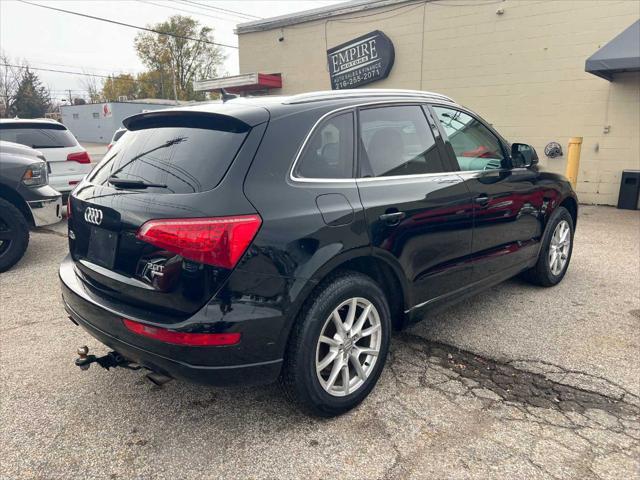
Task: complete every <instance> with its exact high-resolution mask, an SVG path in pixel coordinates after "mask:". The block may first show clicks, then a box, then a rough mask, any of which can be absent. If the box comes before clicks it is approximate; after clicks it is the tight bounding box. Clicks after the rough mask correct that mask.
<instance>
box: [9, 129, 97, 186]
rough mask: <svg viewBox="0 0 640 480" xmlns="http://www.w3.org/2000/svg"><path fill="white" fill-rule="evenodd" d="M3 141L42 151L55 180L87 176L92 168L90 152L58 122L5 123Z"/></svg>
mask: <svg viewBox="0 0 640 480" xmlns="http://www.w3.org/2000/svg"><path fill="white" fill-rule="evenodd" d="M0 139H2V140H5V141H8V142H14V143H19V144H21V145H26V146H28V147H31V148H35V149H36V150H39V151H41V152H42V153H43V154H44V156H45V158H46V159H47V162H48V163H49V166H50V168H51V175H52V176H61V175H65V176H66V175H84V174H86V173H87V172H88V171H89V170H90V168H91V167H90V165H89V163H90V162H91V158H90V157H89V155H88V154H87V152H86V150H85V149H84V148H83V147H82V146H81V145H80V144H79V143H78V141H77V140H76V138H75V137H74V136H73V135H72V134H71V132H70V131H69V130H67V128H66V127H65V126H64V125H62V124H60V123H57V122H24V121H21V122H15V123H11V122H3V123H2V124H0ZM54 183H55V182H54Z"/></svg>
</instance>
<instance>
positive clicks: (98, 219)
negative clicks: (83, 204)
mask: <svg viewBox="0 0 640 480" xmlns="http://www.w3.org/2000/svg"><path fill="white" fill-rule="evenodd" d="M84 219H85V221H87V222H89V223H93V224H94V225H100V224H101V223H102V210H99V209H97V208H91V207H89V208H87V209H86V210H85V211H84Z"/></svg>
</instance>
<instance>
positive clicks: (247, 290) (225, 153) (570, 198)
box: [60, 90, 578, 416]
mask: <svg viewBox="0 0 640 480" xmlns="http://www.w3.org/2000/svg"><path fill="white" fill-rule="evenodd" d="M124 124H125V126H126V127H127V129H128V130H129V133H128V134H127V135H126V136H125V137H123V138H122V139H121V140H120V141H119V142H118V143H116V145H115V146H114V147H113V149H112V150H111V151H110V152H109V153H108V154H107V156H106V157H105V159H104V161H103V162H102V163H101V164H100V165H99V166H98V167H97V168H96V169H95V170H94V171H93V172H92V173H91V175H90V176H88V178H87V179H85V180H83V182H82V183H81V184H80V185H79V186H78V188H77V189H76V190H75V191H74V192H73V194H72V196H71V199H70V203H71V210H70V211H71V215H70V219H69V248H70V255H69V256H67V258H66V259H65V260H64V261H63V263H62V265H61V266H60V278H61V281H62V291H63V297H64V303H65V305H66V308H67V311H68V312H69V315H70V318H71V319H72V320H73V321H74V322H75V323H76V324H78V325H81V326H82V327H84V328H85V329H87V330H88V332H89V333H90V334H91V335H93V336H94V337H95V338H97V339H98V340H100V341H101V342H102V343H104V344H106V345H108V346H109V347H111V348H112V349H113V350H115V352H117V353H112V354H111V357H109V358H104V357H100V358H90V357H89V356H87V352H86V349H83V350H82V351H81V352H80V353H81V358H80V359H78V364H79V365H80V366H82V367H83V368H87V367H88V366H89V365H90V364H91V363H92V362H94V361H98V362H99V363H100V364H101V365H103V366H105V365H106V366H114V365H116V364H119V365H130V364H129V362H135V363H137V364H139V365H142V366H144V367H146V368H148V369H150V370H152V371H153V372H155V373H156V374H161V375H163V376H165V377H167V378H168V377H173V378H182V379H188V380H193V381H197V382H204V383H210V384H229V383H243V384H244V383H265V382H271V381H275V380H277V379H279V380H280V382H281V383H282V385H283V386H284V390H285V392H286V393H287V395H288V397H289V398H291V399H293V400H294V401H295V402H297V403H298V404H299V405H301V406H303V407H304V408H306V409H307V410H308V411H310V412H312V413H314V414H317V415H325V416H331V415H337V414H340V413H342V412H345V411H347V410H349V409H350V408H353V407H354V406H355V405H357V404H358V403H359V402H361V401H362V400H363V399H364V398H365V397H366V396H367V395H368V394H369V392H370V391H371V389H372V388H373V387H374V385H375V383H376V381H377V380H378V377H379V376H380V373H381V371H382V368H383V366H384V363H385V359H386V356H387V352H388V349H389V342H390V335H391V331H392V329H394V328H395V329H400V328H403V327H405V326H407V325H409V324H411V323H412V322H415V321H417V320H419V319H421V318H423V317H424V316H425V315H426V314H428V313H430V312H433V311H434V310H435V309H438V308H442V307H443V306H446V305H449V304H451V303H454V302H458V301H460V300H463V299H465V298H467V297H469V296H470V295H473V294H475V293H477V292H479V291H481V290H485V289H487V288H488V287H491V286H493V285H496V284H498V283H499V282H502V281H504V280H506V279H508V278H510V277H513V276H514V275H517V274H523V275H525V276H526V278H528V279H529V280H531V281H532V282H534V283H536V284H538V285H543V286H553V285H556V284H557V283H558V282H560V281H561V280H562V278H563V277H564V275H565V272H566V271H567V267H568V265H569V261H570V258H571V251H572V242H573V232H574V228H575V225H576V220H577V211H578V204H577V198H576V194H575V193H574V192H573V190H572V188H571V185H570V184H569V182H568V181H567V180H566V179H565V178H564V177H562V176H560V175H557V174H553V173H547V172H542V171H540V170H539V169H538V168H537V165H536V164H537V162H538V157H537V155H536V152H535V150H534V149H533V148H532V147H531V146H529V145H526V144H523V143H514V144H510V143H509V142H507V141H506V140H505V139H504V138H502V137H501V136H500V135H499V134H498V133H497V132H496V131H495V130H494V129H493V128H492V127H491V126H490V124H488V123H487V122H485V121H484V120H482V119H481V118H480V117H479V116H478V115H476V114H475V113H473V112H471V111H470V110H468V109H466V108H464V107H462V106H460V105H459V104H457V103H455V102H454V101H453V100H451V99H450V98H448V97H446V96H443V95H438V94H435V93H427V92H413V91H392V90H363V91H359V90H353V91H335V92H319V93H315V94H305V95H297V96H292V97H284V98H276V99H273V98H255V99H237V100H229V101H227V102H226V103H224V104H217V105H201V106H193V107H181V108H176V109H172V110H165V111H156V112H148V113H143V114H139V115H135V116H132V117H129V118H128V119H126V120H125V121H124ZM507 318H508V312H505V320H506V319H507ZM156 379H157V377H156Z"/></svg>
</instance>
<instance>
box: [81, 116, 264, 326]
mask: <svg viewBox="0 0 640 480" xmlns="http://www.w3.org/2000/svg"><path fill="white" fill-rule="evenodd" d="M251 109H254V110H256V108H255V107H251ZM260 110H262V111H261V112H252V115H249V114H247V115H244V116H243V117H242V118H237V117H236V116H233V115H227V114H223V113H212V112H207V113H203V112H194V111H189V110H175V111H173V110H172V111H166V112H157V111H156V112H151V113H148V114H141V115H137V116H135V117H131V118H130V119H128V120H125V124H126V126H127V128H128V129H129V131H128V132H127V133H126V134H125V135H124V136H123V137H122V138H121V139H120V140H119V141H118V142H117V143H116V144H115V145H114V146H113V148H112V149H111V150H110V151H109V152H108V153H107V154H106V155H105V158H104V160H103V161H102V162H101V163H100V164H99V165H98V167H96V169H95V170H94V171H93V172H92V173H91V174H90V175H89V177H88V178H87V179H86V180H84V181H83V182H82V183H81V184H80V185H79V186H78V188H77V189H76V190H75V191H74V193H73V195H72V198H71V206H70V213H71V218H70V220H69V229H70V241H69V243H70V250H71V254H72V256H73V259H74V261H75V262H76V267H77V272H78V274H79V276H80V278H81V279H82V280H83V281H84V282H85V285H86V286H87V287H88V288H89V289H90V290H91V291H92V292H93V293H94V294H95V295H98V296H104V297H108V299H109V300H116V301H118V302H120V303H121V304H123V305H124V306H126V305H131V306H133V307H136V309H137V310H138V311H139V309H140V308H142V309H144V310H146V311H147V312H149V313H150V314H153V319H154V320H155V321H158V322H161V323H162V322H163V321H166V322H167V323H169V322H175V321H176V317H180V316H184V317H185V318H186V317H187V316H189V315H190V314H192V313H194V312H195V311H197V310H198V309H200V308H201V307H202V306H203V305H204V304H205V303H206V302H207V301H208V300H209V299H210V298H211V297H212V296H213V295H214V294H215V293H216V292H217V291H218V290H219V289H220V287H221V286H222V285H224V282H225V280H226V279H227V277H228V275H229V273H230V272H231V270H232V269H233V268H234V267H235V265H236V264H237V262H238V261H239V259H240V258H241V256H242V255H243V253H244V251H245V250H246V248H247V247H248V245H249V244H250V243H251V240H252V239H253V237H254V235H255V233H257V230H258V228H259V227H260V217H259V216H258V215H257V214H256V212H255V209H254V208H253V206H252V205H251V204H250V203H249V201H248V200H247V199H246V198H245V197H244V194H243V192H242V181H243V179H244V175H245V173H246V169H247V168H248V164H249V163H250V162H251V160H252V158H253V156H254V154H255V151H256V149H257V146H258V144H259V141H260V138H261V137H262V133H263V132H264V128H265V126H266V123H265V122H266V120H267V119H268V113H267V112H266V111H265V110H263V109H260Z"/></svg>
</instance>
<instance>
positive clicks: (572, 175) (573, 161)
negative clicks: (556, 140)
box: [565, 137, 582, 189]
mask: <svg viewBox="0 0 640 480" xmlns="http://www.w3.org/2000/svg"><path fill="white" fill-rule="evenodd" d="M581 147H582V137H573V138H570V139H569V151H568V153H567V171H566V173H565V176H566V177H567V178H568V179H569V182H571V186H572V187H573V188H574V189H575V188H576V184H577V183H578V167H580V149H581Z"/></svg>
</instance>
